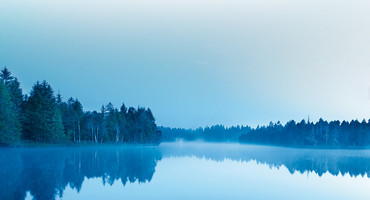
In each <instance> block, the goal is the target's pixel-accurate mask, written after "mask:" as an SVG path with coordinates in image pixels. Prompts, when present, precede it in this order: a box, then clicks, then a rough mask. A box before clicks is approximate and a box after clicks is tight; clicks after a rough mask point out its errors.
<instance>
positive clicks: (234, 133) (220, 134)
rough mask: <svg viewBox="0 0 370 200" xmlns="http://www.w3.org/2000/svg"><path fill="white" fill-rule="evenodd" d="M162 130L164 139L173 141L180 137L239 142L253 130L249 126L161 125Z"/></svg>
mask: <svg viewBox="0 0 370 200" xmlns="http://www.w3.org/2000/svg"><path fill="white" fill-rule="evenodd" d="M159 129H160V130H161V132H162V141H166V142H171V141H176V140H178V139H183V140H186V141H194V140H204V141H210V142H237V141H238V139H239V137H240V136H241V135H242V134H245V133H248V132H249V131H251V128H250V127H249V126H232V127H225V126H223V125H215V126H211V127H206V128H197V129H183V128H168V127H159Z"/></svg>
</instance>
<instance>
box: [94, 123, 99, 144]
mask: <svg viewBox="0 0 370 200" xmlns="http://www.w3.org/2000/svg"><path fill="white" fill-rule="evenodd" d="M96 135H97V137H96V139H95V142H99V127H98V128H96Z"/></svg>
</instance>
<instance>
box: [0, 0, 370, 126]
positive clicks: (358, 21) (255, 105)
mask: <svg viewBox="0 0 370 200" xmlns="http://www.w3.org/2000/svg"><path fill="white" fill-rule="evenodd" d="M1 4H2V5H1V7H0V25H1V30H2V31H0V67H1V68H3V67H4V66H7V67H8V68H9V69H10V70H11V71H12V73H13V75H15V76H17V77H18V78H19V81H20V82H21V86H22V88H23V92H24V93H28V92H29V91H30V89H31V87H32V85H33V84H34V83H35V82H36V81H37V80H40V81H41V80H47V81H48V82H49V83H50V84H51V85H52V87H53V89H54V91H55V92H56V93H58V91H60V92H61V94H62V96H63V97H64V100H67V99H68V98H69V97H74V98H78V99H79V100H80V101H81V102H82V104H83V105H84V109H86V110H99V109H100V107H101V105H102V104H107V103H108V102H112V103H113V105H114V106H115V107H119V106H120V105H121V104H122V102H124V103H125V104H126V106H134V107H137V106H139V105H140V106H143V107H149V108H151V110H152V111H153V113H154V116H155V117H156V119H157V124H158V125H160V126H169V127H183V128H197V127H200V126H202V127H204V126H210V125H214V124H224V125H226V126H232V125H250V126H253V127H255V126H257V125H266V124H268V123H269V122H270V121H273V122H277V121H281V122H282V123H285V122H286V121H288V120H291V119H294V120H296V121H300V120H302V119H307V117H308V116H310V120H311V121H317V120H318V119H319V118H320V117H322V118H323V119H326V120H352V119H359V120H362V119H369V117H370V116H369V112H368V111H369V110H370V57H369V56H368V52H370V37H369V34H370V28H369V26H368V24H370V13H369V12H368V11H369V9H370V2H367V1H360V0H357V1H351V2H347V1H334V0H330V1H318V0H313V1H298V2H297V1H293V0H278V1H272V0H263V1H258V2H257V1H250V0H247V1H241V0H231V1H230V0H228V1H227V0H217V1H211V0H202V1H194V0H190V1H189V0H187V1H185V0H178V1H166V0H157V1H149V0H139V1H133V0H125V1H118V0H108V1H102V0H92V1H83V0H81V1H72V0H63V1H61V0H56V1H52V2H51V1H46V0H36V1H32V2H29V1H24V0H21V1H11V0H3V1H2V3H1Z"/></svg>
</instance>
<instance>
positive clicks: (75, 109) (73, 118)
mask: <svg viewBox="0 0 370 200" xmlns="http://www.w3.org/2000/svg"><path fill="white" fill-rule="evenodd" d="M160 135H161V134H160V131H159V130H158V129H157V125H156V123H155V119H154V116H153V114H152V111H151V110H150V109H149V108H148V109H145V108H142V107H139V108H137V109H135V108H133V107H130V108H126V107H125V105H124V104H122V106H121V108H120V110H118V109H116V108H114V107H113V105H112V104H111V103H109V104H108V105H103V106H102V107H101V110H100V111H93V112H90V111H84V110H83V106H82V104H81V102H80V101H79V100H78V99H73V98H69V99H68V101H66V102H65V101H63V100H62V96H61V95H60V94H58V95H54V91H53V89H52V88H51V86H50V85H49V84H48V83H47V82H46V81H43V82H36V83H35V84H34V86H33V87H32V91H31V92H30V94H29V95H23V93H22V89H21V87H20V83H19V81H18V80H17V78H16V77H14V76H12V74H11V72H10V71H9V70H8V69H7V68H4V69H3V70H1V73H0V144H17V143H20V142H25V141H31V142H41V143H65V142H70V141H73V142H75V143H77V142H81V141H89V142H95V143H103V142H111V143H112V142H115V143H116V142H131V143H158V142H160Z"/></svg>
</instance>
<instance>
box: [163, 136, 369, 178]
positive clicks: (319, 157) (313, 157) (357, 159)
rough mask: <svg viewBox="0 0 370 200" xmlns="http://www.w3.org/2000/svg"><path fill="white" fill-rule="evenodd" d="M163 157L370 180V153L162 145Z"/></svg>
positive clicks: (263, 147)
mask: <svg viewBox="0 0 370 200" xmlns="http://www.w3.org/2000/svg"><path fill="white" fill-rule="evenodd" d="M161 152H162V155H163V157H187V156H195V157H197V158H206V159H210V160H213V161H223V160H225V159H230V160H233V161H245V162H249V161H253V160H255V161H256V162H257V163H258V164H267V165H269V166H270V167H277V168H279V167H281V166H285V167H286V168H288V170H289V172H290V173H291V174H293V173H296V172H299V173H302V174H303V173H306V172H314V173H317V174H318V175H319V176H322V175H323V174H324V173H326V172H328V173H330V174H332V175H334V176H338V175H345V174H349V175H350V176H351V177H353V176H359V175H360V176H367V177H368V178H370V150H339V149H295V148H283V147H272V146H259V145H243V144H220V143H205V144H202V145H201V144H199V143H184V145H172V144H169V143H168V144H163V145H162V146H161Z"/></svg>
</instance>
